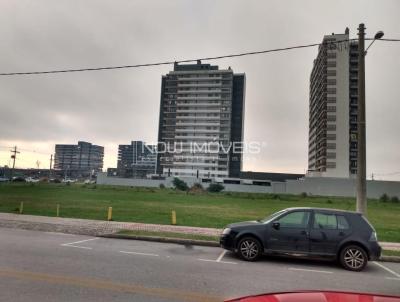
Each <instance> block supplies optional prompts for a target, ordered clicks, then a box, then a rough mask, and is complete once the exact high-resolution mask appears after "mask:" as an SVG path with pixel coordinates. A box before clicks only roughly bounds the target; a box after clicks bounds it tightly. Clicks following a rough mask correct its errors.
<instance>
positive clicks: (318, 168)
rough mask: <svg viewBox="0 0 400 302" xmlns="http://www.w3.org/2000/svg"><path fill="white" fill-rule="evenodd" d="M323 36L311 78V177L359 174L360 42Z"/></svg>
mask: <svg viewBox="0 0 400 302" xmlns="http://www.w3.org/2000/svg"><path fill="white" fill-rule="evenodd" d="M348 40H349V30H348V28H346V31H345V33H344V34H332V35H327V36H324V39H323V42H322V45H321V46H320V47H319V50H318V55H317V58H316V59H315V60H314V65H313V69H312V72H311V76H310V108H309V140H308V143H309V145H308V150H309V152H308V173H307V174H308V176H326V177H342V178H349V177H354V176H355V175H356V174H357V98H358V43H357V42H356V41H348Z"/></svg>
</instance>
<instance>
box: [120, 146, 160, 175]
mask: <svg viewBox="0 0 400 302" xmlns="http://www.w3.org/2000/svg"><path fill="white" fill-rule="evenodd" d="M156 159H157V153H156V146H155V145H147V144H146V143H145V142H142V141H132V142H131V144H130V145H119V146H118V164H117V175H118V176H122V177H132V178H146V177H147V175H149V174H154V173H155V172H156V171H155V167H156Z"/></svg>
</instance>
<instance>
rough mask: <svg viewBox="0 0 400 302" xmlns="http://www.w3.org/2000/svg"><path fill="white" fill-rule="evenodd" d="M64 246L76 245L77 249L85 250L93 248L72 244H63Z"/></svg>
mask: <svg viewBox="0 0 400 302" xmlns="http://www.w3.org/2000/svg"><path fill="white" fill-rule="evenodd" d="M61 245H62V246H66V247H75V248H77V249H85V250H91V249H92V248H91V247H88V246H78V245H71V244H61Z"/></svg>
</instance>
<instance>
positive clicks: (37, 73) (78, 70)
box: [0, 38, 400, 76]
mask: <svg viewBox="0 0 400 302" xmlns="http://www.w3.org/2000/svg"><path fill="white" fill-rule="evenodd" d="M356 40H357V39H346V40H340V41H330V42H323V43H313V44H305V45H297V46H290V47H283V48H275V49H268V50H260V51H251V52H243V53H237V54H229V55H222V56H214V57H205V58H197V59H186V60H177V61H166V62H157V63H144V64H136V65H121V66H108V67H94V68H78V69H60V70H48V71H29V72H8V73H0V76H18V75H39V74H53V73H68V72H83V71H100V70H113V69H126V68H140V67H151V66H161V65H171V64H174V63H190V62H195V61H212V60H220V59H227V58H236V57H244V56H250V55H259V54H265V53H272V52H281V51H288V50H293V49H301V48H308V47H315V46H321V45H328V46H329V45H333V44H340V43H343V42H347V43H348V42H350V41H356ZM366 40H374V39H372V38H368V39H366ZM378 41H389V42H400V39H379V40H378Z"/></svg>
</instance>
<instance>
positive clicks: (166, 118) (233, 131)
mask: <svg viewBox="0 0 400 302" xmlns="http://www.w3.org/2000/svg"><path fill="white" fill-rule="evenodd" d="M245 81H246V79H245V74H235V73H233V71H232V70H231V68H228V69H224V70H220V69H218V66H213V65H210V64H202V63H201V62H200V61H198V62H197V64H182V65H181V64H175V66H174V70H173V71H171V72H169V73H168V74H167V75H165V76H163V77H162V82H161V101H160V121H159V131H158V141H159V144H158V160H157V173H159V174H165V175H173V176H195V177H196V176H199V177H237V178H239V177H240V171H241V167H242V147H243V146H242V144H243V123H244V102H245V87H246V82H245Z"/></svg>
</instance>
